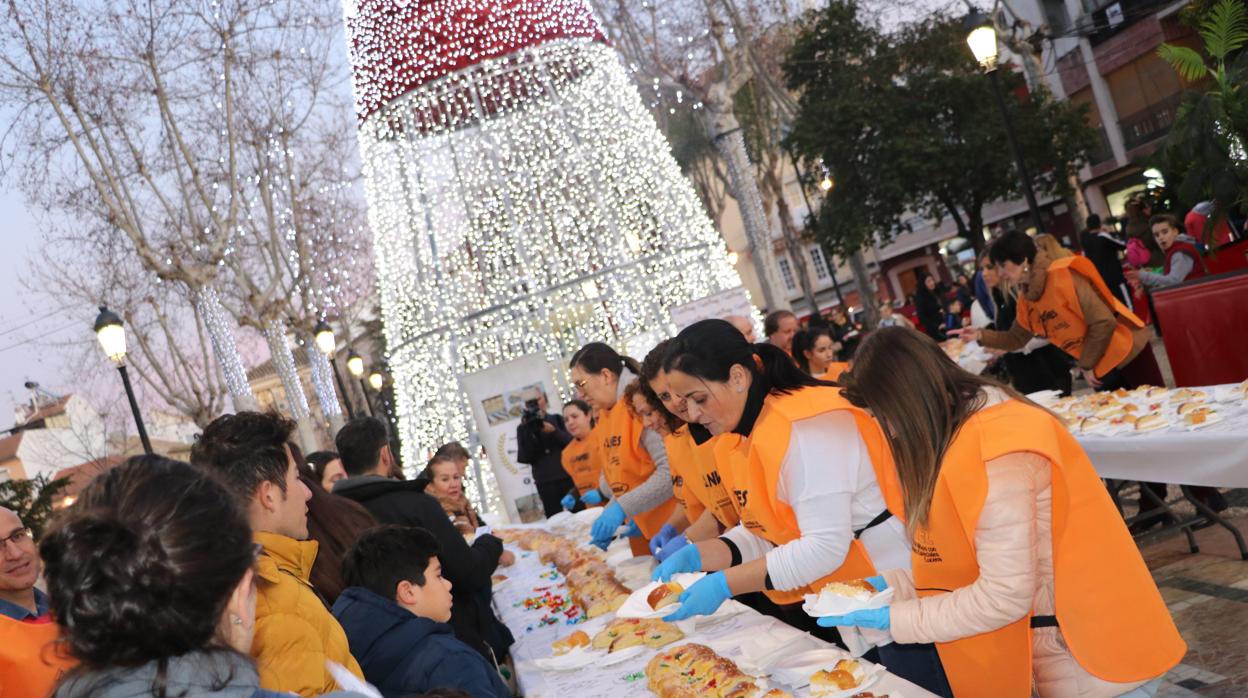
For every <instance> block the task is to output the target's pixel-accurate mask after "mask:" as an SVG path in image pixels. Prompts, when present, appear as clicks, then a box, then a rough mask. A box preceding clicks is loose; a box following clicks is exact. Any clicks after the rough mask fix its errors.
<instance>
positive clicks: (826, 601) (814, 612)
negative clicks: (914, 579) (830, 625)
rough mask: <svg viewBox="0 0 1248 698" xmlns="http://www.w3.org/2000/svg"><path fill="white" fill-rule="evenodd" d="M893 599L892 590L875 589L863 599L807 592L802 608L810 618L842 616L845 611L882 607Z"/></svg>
mask: <svg viewBox="0 0 1248 698" xmlns="http://www.w3.org/2000/svg"><path fill="white" fill-rule="evenodd" d="M892 601H893V590H892V589H885V590H884V591H877V592H876V593H874V594H872V595H871V596H868V597H867V598H865V599H854V598H850V597H848V596H840V595H838V594H822V593H821V594H807V595H806V596H805V602H804V603H803V604H802V610H803V611H805V612H806V615H808V616H811V617H812V618H823V617H824V616H843V615H845V614H846V613H852V612H854V611H862V610H866V609H871V608H883V607H885V606H887V605H889V604H890V603H892Z"/></svg>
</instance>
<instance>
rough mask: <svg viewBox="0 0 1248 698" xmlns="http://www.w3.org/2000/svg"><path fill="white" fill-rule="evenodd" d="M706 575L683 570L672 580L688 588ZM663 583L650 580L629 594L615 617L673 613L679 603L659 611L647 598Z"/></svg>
mask: <svg viewBox="0 0 1248 698" xmlns="http://www.w3.org/2000/svg"><path fill="white" fill-rule="evenodd" d="M705 576H706V573H705V572H691V573H684V572H682V573H680V574H674V575H672V581H673V582H676V583H678V584H680V585H681V586H683V587H684V588H686V589H688V588H689V587H691V586H693V583H694V582H696V581H698V580H699V579H701V578H703V577H705ZM662 584H663V582H650V583H649V584H646V585H645V586H643V587H641V588H640V589H638V590H637V591H634V592H633V593H632V594H630V595H629V597H628V600H626V601H625V602H624V605H623V606H620V608H619V610H617V611H616V612H615V617H616V618H662V617H663V616H666V615H668V614H670V613H673V612H674V611H675V610H676V609H678V608H680V604H679V603H674V604H671V605H670V606H664V607H663V608H660V609H659V610H657V611H656V610H654V609H653V608H650V602H649V601H648V600H647V597H648V596H650V592H652V591H654V590H655V589H657V588H659V587H660V586H661V585H662Z"/></svg>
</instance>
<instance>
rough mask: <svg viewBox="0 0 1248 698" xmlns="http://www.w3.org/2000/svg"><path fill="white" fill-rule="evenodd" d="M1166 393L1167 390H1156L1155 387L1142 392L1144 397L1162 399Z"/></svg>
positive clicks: (1168, 390)
mask: <svg viewBox="0 0 1248 698" xmlns="http://www.w3.org/2000/svg"><path fill="white" fill-rule="evenodd" d="M1168 392H1170V389H1169V388H1158V387H1156V386H1150V387H1149V388H1148V389H1147V390H1145V391H1144V397H1163V396H1165V394H1166V393H1168Z"/></svg>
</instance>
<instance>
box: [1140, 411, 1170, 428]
mask: <svg viewBox="0 0 1248 698" xmlns="http://www.w3.org/2000/svg"><path fill="white" fill-rule="evenodd" d="M1166 425H1167V422H1166V418H1165V417H1162V416H1161V415H1159V414H1146V415H1144V416H1143V417H1140V418H1139V419H1137V420H1136V422H1135V430H1136V431H1153V430H1155V429H1162V428H1164V427H1165V426H1166Z"/></svg>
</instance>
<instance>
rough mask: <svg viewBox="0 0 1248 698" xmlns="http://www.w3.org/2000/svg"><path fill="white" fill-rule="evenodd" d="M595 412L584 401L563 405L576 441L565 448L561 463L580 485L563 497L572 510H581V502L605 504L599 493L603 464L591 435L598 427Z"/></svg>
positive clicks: (588, 504) (565, 506) (568, 424)
mask: <svg viewBox="0 0 1248 698" xmlns="http://www.w3.org/2000/svg"><path fill="white" fill-rule="evenodd" d="M593 414H594V410H593V409H592V408H590V406H589V403H587V402H585V401H584V400H571V401H569V402H568V403H567V404H566V405H564V406H563V423H564V424H566V425H567V427H568V433H569V434H571V435H572V441H571V442H570V443H569V444H568V445H567V446H564V447H563V453H562V454H561V459H562V460H561V462H562V464H563V469H564V470H565V471H567V473H568V476H569V477H571V478H572V485H573V486H574V487H575V488H576V489H575V490H574V491H573V492H569V493H568V494H567V496H565V497H564V498H563V499H562V500H560V504H562V505H563V508H564V509H567V510H568V511H575V510H577V503H578V502H579V503H581V504H584V505H585V506H594V505H597V504H602V494H601V493H600V492H598V478H599V477H600V476H601V475H602V464H601V463H599V462H598V459H597V458H595V457H594V455H595V454H594V449H593V439H592V438H591V436H590V435H591V434H592V433H593V430H594V418H593ZM581 508H584V507H581Z"/></svg>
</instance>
